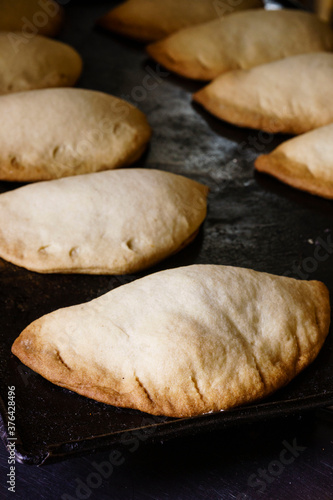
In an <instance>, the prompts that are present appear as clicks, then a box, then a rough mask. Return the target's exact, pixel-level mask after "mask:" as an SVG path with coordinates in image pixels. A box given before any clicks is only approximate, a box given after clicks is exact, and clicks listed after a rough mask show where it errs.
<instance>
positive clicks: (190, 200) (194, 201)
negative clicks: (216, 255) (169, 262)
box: [0, 168, 208, 274]
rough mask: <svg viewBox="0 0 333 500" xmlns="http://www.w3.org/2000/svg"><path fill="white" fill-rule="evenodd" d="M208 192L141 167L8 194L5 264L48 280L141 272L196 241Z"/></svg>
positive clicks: (0, 235)
mask: <svg viewBox="0 0 333 500" xmlns="http://www.w3.org/2000/svg"><path fill="white" fill-rule="evenodd" d="M207 192H208V188H206V186H203V185H202V184H199V183H197V182H195V181H192V180H191V179H187V178H186V177H183V176H180V175H175V174H171V173H168V172H161V171H158V170H150V169H134V168H133V169H122V170H112V171H106V172H98V173H94V174H86V175H77V176H73V177H66V178H64V179H58V180H54V181H48V182H38V183H35V184H30V185H28V186H24V187H21V188H19V189H16V190H14V191H9V192H7V193H4V194H1V195H0V220H1V225H0V257H2V258H4V259H6V260H8V261H9V262H12V263H14V264H16V265H18V266H22V267H25V268H27V269H29V270H31V271H37V272H40V273H86V274H126V273H132V272H136V271H139V270H141V269H145V268H147V267H149V266H152V265H153V264H155V263H157V262H159V261H161V260H162V259H164V258H166V257H168V256H169V255H171V254H173V253H175V252H177V251H179V250H181V249H182V248H183V247H184V246H186V245H187V244H188V243H189V242H190V241H192V240H193V239H194V238H195V236H196V235H197V232H198V229H199V226H200V224H201V223H202V222H203V220H204V219H205V216H206V197H207Z"/></svg>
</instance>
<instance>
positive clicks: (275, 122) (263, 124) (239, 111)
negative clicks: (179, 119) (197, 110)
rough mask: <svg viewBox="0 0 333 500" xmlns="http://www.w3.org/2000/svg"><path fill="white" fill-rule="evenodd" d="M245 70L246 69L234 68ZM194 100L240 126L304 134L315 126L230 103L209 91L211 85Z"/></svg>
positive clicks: (273, 131)
mask: <svg viewBox="0 0 333 500" xmlns="http://www.w3.org/2000/svg"><path fill="white" fill-rule="evenodd" d="M234 71H235V72H236V71H244V70H234ZM192 98H193V100H194V101H195V102H197V103H199V104H201V105H202V106H203V107H204V108H205V109H206V110H207V111H209V112H210V113H212V114H213V115H214V116H217V118H220V119H221V120H225V121H226V122H229V123H232V124H233V125H237V126H238V127H248V128H253V129H256V130H263V131H265V132H268V133H271V134H276V133H285V134H303V133H305V132H309V130H311V129H312V128H313V127H311V126H308V125H307V124H306V123H305V122H303V123H295V122H294V121H293V120H288V119H283V120H281V119H279V118H277V117H274V116H266V115H262V114H261V113H259V112H258V111H255V112H254V111H252V110H249V109H245V108H243V107H239V106H237V104H233V103H232V102H231V103H229V101H228V100H227V99H224V100H221V99H218V98H215V97H214V96H212V95H211V94H210V92H209V86H208V87H205V88H203V89H201V90H199V91H198V92H196V93H195V94H193V96H192Z"/></svg>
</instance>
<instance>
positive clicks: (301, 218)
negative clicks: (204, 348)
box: [0, 0, 333, 500]
mask: <svg viewBox="0 0 333 500" xmlns="http://www.w3.org/2000/svg"><path fill="white" fill-rule="evenodd" d="M180 1H181V0H180ZM115 3H116V2H111V1H110V2H87V1H86V2H83V3H82V4H80V2H75V1H74V0H72V1H70V2H68V3H67V5H66V11H67V12H66V13H67V20H66V26H65V27H64V30H63V32H62V34H61V37H60V38H61V39H63V40H64V41H67V42H68V43H70V44H72V45H73V46H74V47H76V48H77V49H78V50H79V52H80V53H81V54H82V56H83V58H84V64H85V66H84V73H83V76H82V78H81V80H80V82H79V86H80V87H84V88H91V89H96V90H101V91H105V92H108V93H111V94H114V95H118V96H120V97H124V98H125V99H127V100H129V101H130V102H132V103H134V104H136V105H137V106H138V107H139V108H140V109H141V110H142V111H144V112H145V113H146V114H147V116H148V119H149V121H150V123H151V125H152V127H153V129H154V135H153V138H152V141H151V145H150V148H149V151H148V152H147V154H146V155H145V157H144V158H143V160H141V162H140V165H144V166H146V167H147V168H161V169H163V170H168V171H171V172H175V173H181V174H184V175H187V176H189V177H191V178H193V179H196V180H198V181H201V182H203V183H206V184H207V185H208V186H209V187H210V189H211V191H210V196H209V213H208V217H207V220H206V222H205V224H204V227H203V229H202V231H201V234H200V236H199V238H198V239H197V241H196V242H194V244H193V245H191V246H190V247H189V248H188V249H186V250H185V251H184V252H182V253H181V254H179V255H178V256H175V257H174V258H172V259H171V260H170V259H169V260H167V261H165V262H164V263H162V264H161V265H160V266H158V269H163V268H167V267H173V266H179V265H183V264H190V263H194V262H197V263H215V264H227V265H239V266H243V267H250V268H253V269H256V270H260V271H267V272H272V273H274V274H284V273H288V274H290V275H293V276H295V277H298V278H300V277H301V278H307V279H320V280H322V281H324V282H325V283H326V284H327V285H328V286H329V288H330V291H331V292H332V293H333V273H332V260H333V255H332V252H331V253H330V252H329V251H328V254H327V255H328V257H327V259H326V260H325V261H320V262H319V261H314V260H313V259H314V250H315V248H316V247H318V245H320V241H325V242H327V241H328V240H329V241H331V240H330V238H331V233H332V229H333V213H332V203H331V202H329V201H325V200H321V199H319V198H316V197H312V196H310V195H307V194H305V193H300V192H297V191H295V190H293V189H291V188H288V187H286V186H284V185H282V184H280V183H278V182H277V181H275V180H274V179H269V178H267V177H265V176H261V175H255V174H254V172H253V160H254V158H255V157H256V156H257V155H258V154H260V153H262V152H268V151H269V150H271V149H273V147H275V146H276V145H277V144H279V143H280V142H281V141H282V140H284V139H286V137H282V136H279V137H277V136H269V135H267V134H262V133H261V132H258V131H250V130H246V129H238V128H236V127H232V126H230V125H228V124H226V123H223V122H220V121H218V120H216V119H214V118H213V117H211V116H210V115H208V114H207V113H205V112H204V111H203V110H202V109H201V108H200V107H199V106H195V105H192V104H191V93H192V92H193V91H195V90H197V89H198V88H200V86H201V84H200V83H198V82H189V81H186V80H184V79H181V78H178V77H176V76H174V75H169V74H165V73H164V72H163V71H162V70H161V71H162V72H161V71H160V69H159V68H157V66H156V65H155V64H154V63H153V62H152V61H149V60H148V59H147V57H146V56H145V53H144V50H143V48H142V46H141V45H140V44H137V43H135V42H131V41H128V40H125V39H122V38H120V37H115V36H112V35H110V34H108V33H105V32H103V31H99V30H95V29H94V22H95V19H96V18H98V17H99V16H100V15H101V14H102V13H103V12H105V11H106V10H107V9H108V8H109V7H110V6H111V5H112V4H115ZM286 36H287V34H286ZM152 73H153V74H154V75H155V76H154V78H153V79H150V80H149V83H150V84H152V83H156V85H151V87H149V88H146V87H145V84H144V82H145V81H146V82H147V80H145V77H146V76H147V74H150V75H151V74H152ZM14 187H15V185H14V184H11V185H9V184H5V183H2V184H1V185H0V191H5V190H7V189H12V188H14ZM309 259H310V260H309ZM311 263H312V268H311V271H309V270H308V267H309V266H310V264H311ZM154 270H156V268H155V269H152V270H149V271H148V272H153V271H154ZM0 273H1V274H0V280H1V284H0V297H1V315H0V322H1V330H2V331H1V334H2V338H3V339H5V341H4V342H2V344H1V346H0V351H1V352H0V354H1V355H2V359H6V360H7V358H8V364H6V367H5V368H6V370H5V371H6V374H7V375H8V373H12V374H14V373H15V376H16V377H21V379H22V380H23V382H24V383H23V385H22V384H21V389H22V391H21V394H22V399H21V402H22V401H23V400H24V399H25V400H26V401H29V404H30V406H29V407H30V413H29V418H30V416H33V412H34V408H36V411H35V412H37V408H38V413H39V414H38V415H37V416H36V422H41V419H40V412H41V409H40V404H42V405H44V408H43V411H44V412H45V419H44V421H43V426H41V427H40V429H37V431H38V430H40V438H39V439H40V440H41V441H43V439H44V438H43V432H45V433H47V434H48V436H50V435H51V436H52V435H53V434H57V436H58V438H59V436H68V434H71V433H73V436H74V437H75V436H76V435H77V434H78V433H80V431H81V428H84V426H85V424H86V421H84V420H83V419H82V414H78V413H75V412H74V414H73V412H72V407H71V406H70V405H69V406H68V407H67V408H66V409H64V408H63V409H61V407H58V406H57V404H56V401H57V398H59V397H60V398H61V397H62V396H59V394H60V393H59V391H60V390H59V388H56V387H53V388H51V384H50V385H49V386H47V384H48V383H46V382H43V381H38V379H36V378H35V375H32V376H31V377H28V378H25V375H24V373H25V372H22V369H23V368H22V367H21V368H22V369H20V370H19V371H18V370H17V365H15V363H16V361H15V359H14V358H12V357H10V356H9V354H8V353H9V348H10V344H11V342H12V340H13V339H14V338H15V337H16V336H17V335H18V334H19V333H20V331H21V329H22V328H24V326H26V325H27V324H28V323H29V322H30V321H32V320H33V319H35V318H36V317H38V316H40V315H41V314H44V313H46V312H48V311H51V310H53V309H56V308H58V307H62V306H66V305H70V304H71V303H77V302H81V301H84V300H89V299H90V298H93V297H95V296H98V295H99V294H101V293H104V292H105V291H107V290H109V289H111V288H113V287H114V286H119V285H120V284H122V283H125V282H126V281H128V280H131V279H134V278H135V277H133V276H132V277H129V278H117V279H115V278H110V277H93V276H92V277H91V276H90V277H83V276H67V277H59V276H38V275H35V274H34V273H29V272H28V271H25V270H21V269H18V268H16V267H15V266H11V265H9V264H7V263H4V262H0ZM331 337H332V335H331V336H330V338H329V340H328V343H327V344H326V347H325V349H326V350H325V351H324V353H323V354H322V357H321V358H320V359H319V362H318V363H317V368H318V370H317V369H316V367H314V368H312V367H311V369H312V370H313V371H312V372H311V371H310V374H311V376H309V375H308V374H307V373H306V372H305V373H304V374H302V376H303V379H302V380H303V391H304V393H305V394H306V393H307V391H308V390H311V391H312V392H313V391H314V392H315V391H316V387H320V390H321V391H322V390H323V387H321V385H320V384H321V383H322V381H323V380H324V377H328V378H327V380H329V378H330V377H332V371H330V370H332V366H333V364H332V363H331V359H332V338H331ZM2 363H3V361H2ZM13 367H14V368H15V369H14V370H12V371H10V370H11V369H12V368H13ZM2 368H3V366H2ZM321 370H322V372H321ZM321 373H322V374H323V375H322V376H321V375H320V374H321ZM22 374H23V375H22ZM13 376H14V375H13ZM316 376H317V377H319V378H318V379H316ZM22 377H23V378H22ZM22 380H21V382H22ZM330 380H331V379H330ZM25 382H27V383H25ZM3 383H4V379H3V380H2V384H3ZM297 383H298V382H296V384H297ZM43 384H46V386H47V387H49V389H50V391H51V392H50V394H51V399H49V400H47V399H46V400H45V399H43V397H42V395H41V393H39V392H38V390H39V388H40V387H44V385H43ZM318 384H319V385H318ZM296 387H297V386H296ZM290 394H292V393H290ZM290 394H289V396H290ZM296 394H297V391H296ZM299 395H301V394H299V393H298V396H299ZM53 396H54V397H53ZM66 397H67V396H66ZM75 397H76V395H74V398H75ZM47 401H49V403H48V402H47ZM73 401H74V399H73ZM74 406H75V405H74ZM88 415H89V414H88V413H87V415H85V417H84V418H86V419H89V417H88ZM37 417H38V418H37ZM55 418H56V419H57V424H58V427H57V429H56V431H57V432H56V433H55V430H54V426H53V424H54V419H55ZM59 422H60V424H61V425H60V427H59ZM27 423H30V422H27ZM90 424H91V421H90ZM96 425H97V422H96ZM98 425H101V423H100V422H99V424H98ZM27 428H29V427H28V426H27ZM107 430H108V429H106V432H107ZM100 431H101V429H98V432H100ZM34 432H36V429H35V430H34ZM193 432H195V429H193ZM146 437H147V436H145V435H144V434H142V433H141V434H140V433H139V434H138V435H134V436H133V435H131V436H129V438H128V439H127V440H126V439H125V440H124V441H123V442H122V443H117V444H115V445H114V446H113V447H112V448H111V447H110V448H109V449H108V450H107V451H100V452H99V453H95V454H90V455H88V456H86V457H85V458H75V459H71V460H67V461H64V462H61V463H58V464H52V465H46V466H44V467H41V468H37V467H34V466H27V465H21V464H17V465H16V493H15V497H16V498H18V499H30V498H31V499H33V498H41V499H43V498H45V499H50V500H53V499H60V498H62V500H65V499H66V498H67V499H68V498H92V499H101V500H103V499H104V498H105V499H108V498H111V499H121V500H122V499H124V500H125V499H126V500H130V499H133V500H136V499H138V500H141V499H146V498H147V499H157V500H162V499H167V498H170V499H172V500H176V499H181V500H183V499H184V500H185V499H207V500H208V499H211V500H215V499H237V500H240V499H241V500H245V499H257V498H258V499H260V498H262V499H274V500H280V499H281V500H282V499H287V500H288V499H296V500H298V499H299V500H300V499H302V500H303V499H311V500H312V499H314V498H316V499H318V500H326V499H332V497H333V493H332V491H331V489H332V486H333V475H332V473H333V458H332V455H333V453H332V451H333V427H332V418H331V416H330V415H329V414H326V413H323V412H321V413H318V412H317V413H314V412H310V413H306V414H302V415H301V414H298V415H296V416H295V417H290V416H289V417H284V416H283V415H281V416H280V418H279V419H270V420H269V419H267V421H260V422H258V423H256V422H255V421H253V420H252V421H251V422H243V423H241V424H239V425H236V426H233V428H230V429H228V430H216V429H215V430H214V432H210V433H205V434H197V435H196V434H194V435H193V436H187V437H182V436H181V434H180V435H178V437H177V439H173V440H170V441H168V442H165V443H161V441H160V439H159V438H158V437H157V436H156V439H155V441H153V442H150V441H149V443H148V442H147V441H148V438H147V440H146ZM152 437H154V436H152ZM30 438H31V439H35V437H32V435H31V436H30ZM36 439H37V438H36ZM286 443H287V444H286ZM293 443H295V444H297V445H298V446H299V447H300V448H302V449H301V451H297V450H296V451H294V454H295V456H293V455H292V452H290V451H289V452H288V450H287V451H286V452H284V450H285V449H286V446H287V448H288V445H289V446H292V444H293ZM30 444H33V443H30ZM112 450H113V451H114V450H118V452H119V454H118V455H117V454H115V455H114V456H111V460H113V461H116V462H117V460H118V462H122V463H121V464H120V463H119V464H118V465H114V466H113V471H112V474H111V473H110V470H111V469H110V467H111V466H110V464H109V465H108V466H106V465H105V467H107V470H106V469H105V471H106V472H105V471H104V475H106V476H107V477H105V478H104V479H103V481H102V478H101V476H100V475H99V476H98V474H99V473H98V472H97V470H96V464H97V467H98V464H100V463H101V462H105V461H109V462H110V453H111V452H112ZM281 453H282V455H281ZM296 455H297V456H296ZM280 457H282V458H283V457H287V461H288V462H289V463H282V462H281V460H280ZM292 458H294V460H292ZM288 459H289V460H288ZM93 463H95V466H94V465H93ZM0 467H1V479H0V481H1V487H0V498H1V499H2V498H10V495H12V497H13V496H14V494H11V493H9V492H8V491H7V487H6V480H7V478H6V474H7V473H8V463H7V454H6V450H5V448H4V446H3V445H2V444H0ZM268 470H269V471H270V473H269V474H268V476H267V475H266V473H265V472H263V471H268ZM91 474H93V475H91ZM259 475H261V476H262V477H261V479H260V478H259ZM90 481H93V483H91V482H90ZM94 481H95V483H94ZM96 481H97V482H96ZM87 482H88V483H89V484H91V485H92V486H91V487H89V486H88V489H87V488H84V486H82V484H85V485H87ZM79 483H80V484H81V489H79V490H76V488H77V485H78V484H79ZM99 483H101V484H100V485H99ZM97 485H98V487H97ZM95 486H96V487H95ZM261 490H262V491H261ZM66 495H67V496H66Z"/></svg>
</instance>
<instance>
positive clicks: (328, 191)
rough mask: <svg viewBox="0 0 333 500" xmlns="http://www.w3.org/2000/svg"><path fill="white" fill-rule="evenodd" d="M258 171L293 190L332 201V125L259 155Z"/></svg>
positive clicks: (256, 165) (256, 164) (295, 138)
mask: <svg viewBox="0 0 333 500" xmlns="http://www.w3.org/2000/svg"><path fill="white" fill-rule="evenodd" d="M255 167H256V169H257V170H258V171H259V172H265V173H267V174H270V175H273V176H274V177H276V178H277V179H279V180H280V181H282V182H286V183H287V184H290V186H292V187H295V188H298V189H302V190H303V191H308V192H309V193H312V194H316V195H318V196H323V197H324V198H330V199H333V124H330V125H326V126H325V127H320V128H317V129H315V130H312V131H311V132H307V133H306V134H303V135H300V136H298V137H294V138H293V139H290V140H289V141H286V142H283V143H282V144H280V146H278V147H277V148H276V149H274V151H272V152H271V153H270V154H267V155H260V156H259V157H258V158H257V159H256V161H255Z"/></svg>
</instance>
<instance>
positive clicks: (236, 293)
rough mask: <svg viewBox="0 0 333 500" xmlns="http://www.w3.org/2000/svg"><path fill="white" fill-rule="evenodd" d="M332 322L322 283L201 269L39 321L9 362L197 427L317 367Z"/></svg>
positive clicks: (149, 281)
mask: <svg viewBox="0 0 333 500" xmlns="http://www.w3.org/2000/svg"><path fill="white" fill-rule="evenodd" d="M329 323H330V304H329V297H328V291H327V289H326V287H325V285H323V284H322V283H320V282H317V281H310V282H308V281H297V280H294V279H292V278H285V277H279V276H272V275H269V274H265V273H259V272H255V271H252V270H248V269H241V268H235V267H224V266H214V265H194V266H189V267H182V268H178V269H171V270H167V271H162V272H159V273H156V274H152V275H150V276H147V277H145V278H142V279H139V280H137V281H134V282H132V283H130V284H127V285H123V286H121V287H119V288H117V289H115V290H112V291H111V292H109V293H107V294H105V295H103V296H101V297H99V298H97V299H95V300H93V301H91V302H88V303H85V304H81V305H76V306H73V307H68V308H64V309H60V310H58V311H55V312H52V313H51V314H48V315H46V316H43V317H42V318H40V319H38V320H37V321H34V322H33V323H32V324H30V325H29V326H28V327H27V328H26V329H25V330H24V331H23V332H22V333H21V335H20V336H19V337H18V338H17V339H16V341H15V342H14V344H13V347H12V352H13V353H14V354H15V355H16V356H18V357H19V359H20V360H21V361H22V362H23V363H24V364H26V365H27V366H29V367H30V368H32V369H33V370H35V371H36V372H37V373H39V374H41V375H42V376H43V377H45V378H46V379H48V380H50V381H51V382H53V383H54V384H57V385H59V386H62V387H66V388H67V389H70V390H72V391H75V392H77V393H79V394H82V395H84V396H87V397H90V398H93V399H96V400H98V401H102V402H104V403H108V404H111V405H116V406H121V407H129V408H135V409H138V410H141V411H144V412H148V413H151V414H155V415H168V416H171V417H189V416H192V415H198V414H202V413H207V412H213V411H219V410H226V409H228V408H232V407H234V406H238V405H243V404H247V403H250V402H253V401H256V400H258V399H259V398H263V397H264V396H267V395H269V394H271V393H272V392H274V391H276V390H277V389H278V388H280V387H281V386H284V385H285V384H287V383H288V382H290V381H291V380H292V379H293V378H294V377H295V376H296V375H297V374H298V373H299V372H300V371H301V370H303V369H304V368H305V367H306V366H307V365H308V364H309V363H311V362H312V361H313V360H314V359H315V358H316V356H317V354H318V352H319V350H320V348H321V346H322V345H323V343H324V340H325V338H326V336H327V334H328V330H329Z"/></svg>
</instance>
